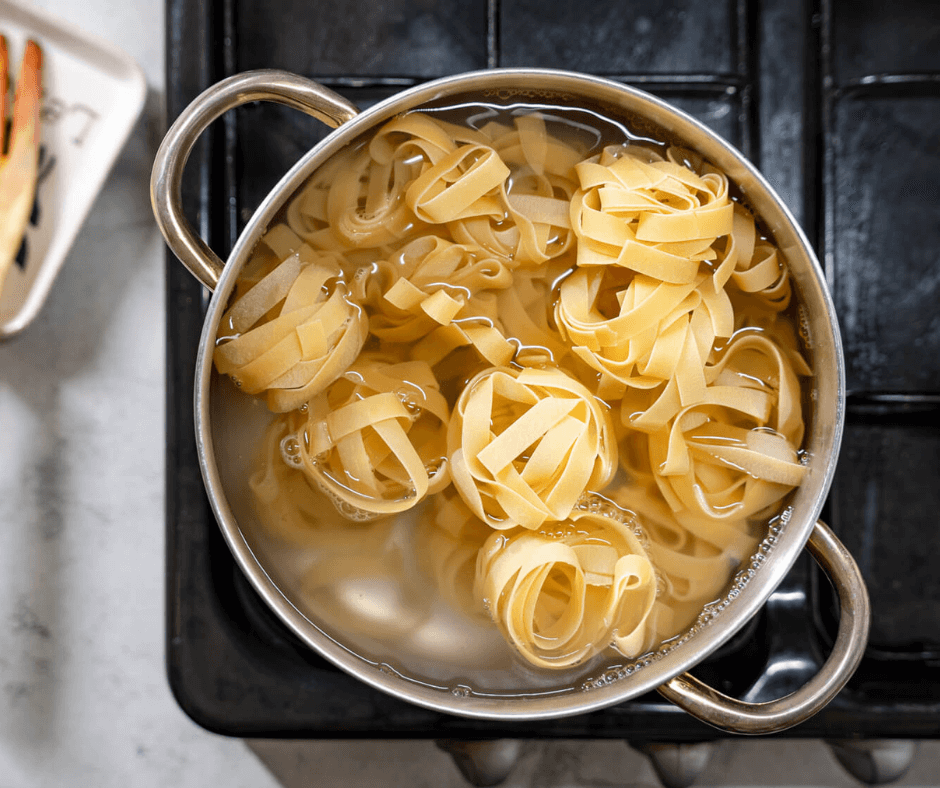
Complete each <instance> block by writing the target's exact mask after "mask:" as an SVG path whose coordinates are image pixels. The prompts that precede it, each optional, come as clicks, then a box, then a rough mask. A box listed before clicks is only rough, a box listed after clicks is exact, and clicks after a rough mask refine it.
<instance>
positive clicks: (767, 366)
mask: <svg viewBox="0 0 940 788" xmlns="http://www.w3.org/2000/svg"><path fill="white" fill-rule="evenodd" d="M703 374H704V375H705V379H706V382H707V383H708V385H707V387H706V389H705V394H704V395H703V397H702V398H701V400H700V401H699V402H697V403H695V404H693V405H690V406H683V405H682V403H681V400H680V397H679V395H678V392H677V390H676V387H675V386H674V385H672V384H671V383H670V384H669V385H666V386H665V387H664V388H663V390H662V393H660V394H659V396H658V397H657V399H656V401H655V402H653V403H652V404H650V405H649V406H648V407H646V408H645V409H643V408H642V407H638V406H637V405H636V404H634V403H631V401H630V400H629V399H627V398H625V399H624V401H623V403H622V411H621V416H622V418H623V420H624V423H625V424H627V425H628V426H629V427H631V428H632V429H638V430H642V431H644V432H646V433H647V434H648V436H649V437H648V441H649V444H648V445H649V457H650V467H651V468H652V469H653V476H654V478H655V481H656V483H657V485H658V487H659V489H660V492H661V493H662V495H663V497H664V499H665V500H666V502H667V503H668V504H669V506H670V507H671V508H672V509H673V510H674V511H675V512H677V513H683V514H685V515H687V516H691V518H692V519H690V520H688V524H689V526H690V527H693V528H696V529H697V530H698V529H702V530H704V529H709V528H710V529H713V530H720V526H719V524H718V521H730V520H741V519H744V518H747V517H750V516H753V515H755V514H757V513H759V512H761V511H763V510H765V509H767V508H768V507H769V506H770V505H771V504H774V503H776V502H777V501H779V500H780V499H781V498H782V497H783V496H784V495H785V494H786V493H787V492H789V491H790V490H791V489H792V488H793V487H796V486H798V485H799V484H800V483H801V482H802V480H803V478H804V477H805V475H806V473H807V471H808V469H807V467H806V466H804V465H802V464H801V463H800V461H799V456H798V454H797V447H798V446H799V445H800V444H801V442H802V438H803V430H804V425H803V417H802V410H801V407H800V387H799V381H798V380H797V376H796V372H795V371H794V370H793V368H792V366H791V363H790V361H789V358H788V356H787V355H786V354H785V353H784V352H783V351H782V350H781V349H780V348H779V347H778V346H777V345H776V344H775V343H774V342H772V341H771V340H770V339H769V338H768V337H766V336H762V335H760V334H757V333H750V332H743V333H741V334H738V335H737V336H736V337H735V338H734V340H733V341H732V342H731V343H730V344H729V345H728V347H727V348H726V349H725V350H724V352H723V354H722V355H721V357H720V358H719V359H718V360H717V361H716V362H715V363H713V364H711V365H709V366H707V367H706V368H705V369H704V370H703ZM701 518H705V519H704V520H701Z"/></svg>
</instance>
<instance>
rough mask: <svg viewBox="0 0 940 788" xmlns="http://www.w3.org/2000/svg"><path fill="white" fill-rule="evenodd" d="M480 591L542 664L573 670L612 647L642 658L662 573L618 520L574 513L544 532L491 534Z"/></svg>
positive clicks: (509, 632)
mask: <svg viewBox="0 0 940 788" xmlns="http://www.w3.org/2000/svg"><path fill="white" fill-rule="evenodd" d="M552 528H553V529H554V530H552ZM476 594H477V596H479V597H480V598H482V599H483V600H484V605H485V606H487V607H488V609H489V611H490V615H491V616H492V618H493V620H494V621H495V622H496V623H497V625H498V626H499V627H500V629H501V630H502V632H503V634H504V636H505V637H506V639H507V640H508V641H509V642H510V643H512V644H514V645H515V646H516V648H517V649H518V650H519V653H520V654H521V655H522V656H523V657H524V658H525V659H526V660H527V661H528V662H530V663H531V664H532V665H535V666H537V667H549V668H556V669H557V668H564V667H571V666H573V665H577V664H579V663H581V662H584V661H585V660H586V659H588V658H589V657H591V656H592V655H593V654H595V653H597V652H598V651H600V650H601V649H603V648H605V647H606V646H608V645H613V646H614V647H615V648H616V649H617V650H618V651H620V652H621V653H622V654H623V655H624V656H626V657H636V656H638V655H639V654H642V653H643V651H644V650H645V649H646V648H647V647H648V646H649V645H650V637H649V633H648V628H647V626H646V624H647V619H648V617H649V615H650V612H651V610H652V608H653V602H654V600H655V598H656V575H655V572H654V571H653V566H652V564H651V563H650V560H649V557H648V556H647V553H646V550H645V549H644V548H643V546H642V544H641V542H640V540H639V539H638V538H637V536H636V535H635V534H634V532H633V529H632V527H630V526H628V525H627V524H626V523H625V522H624V521H623V520H622V519H620V518H619V517H617V516H608V515H607V514H601V513H592V512H589V511H575V512H573V513H572V515H571V518H570V519H568V520H566V521H565V522H563V523H559V524H557V525H556V526H554V527H549V528H547V529H544V530H541V531H539V532H532V531H514V532H511V533H508V534H504V533H497V534H493V535H492V536H491V537H490V538H489V539H488V540H487V542H486V544H484V546H483V548H482V549H481V550H480V554H479V558H478V562H477V580H476Z"/></svg>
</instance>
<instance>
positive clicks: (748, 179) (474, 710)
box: [194, 68, 845, 721]
mask: <svg viewBox="0 0 940 788" xmlns="http://www.w3.org/2000/svg"><path fill="white" fill-rule="evenodd" d="M539 81H541V82H542V83H544V84H540V85H537V86H536V85H532V87H530V88H522V89H523V90H529V91H536V90H537V91H545V92H547V93H555V94H559V93H560V94H566V93H574V94H579V95H580V96H582V97H585V99H586V100H588V101H591V100H599V101H602V102H603V103H606V104H608V105H610V106H612V107H614V106H617V105H618V104H619V108H620V109H621V110H622V111H623V113H624V114H626V115H630V114H636V115H640V116H642V117H644V118H646V119H647V120H649V121H650V122H652V123H654V124H655V125H656V126H658V127H661V128H663V129H664V130H665V131H666V132H667V133H669V134H671V135H674V136H675V137H677V138H679V139H680V140H682V141H683V142H685V143H686V144H687V146H688V147H690V148H691V149H693V150H696V151H698V152H700V153H702V154H703V155H704V156H705V158H706V159H708V160H709V161H711V162H712V163H714V164H715V165H716V166H718V167H719V168H720V169H722V170H723V171H724V172H725V173H726V174H727V175H728V177H729V179H730V180H731V181H732V182H734V183H735V184H736V185H737V186H738V188H739V189H740V191H741V192H742V194H744V196H745V197H746V198H747V199H748V201H749V202H750V203H751V204H752V205H753V206H754V207H755V208H756V212H757V214H758V215H759V217H760V218H761V220H762V221H763V222H764V223H765V224H766V225H767V226H768V227H770V229H771V230H772V232H773V236H774V240H775V241H776V242H777V244H778V247H779V248H780V249H781V251H784V254H785V256H786V258H787V260H788V265H789V266H790V269H791V274H792V275H793V277H794V279H795V280H796V285H797V289H798V290H799V292H800V299H801V303H802V304H804V305H806V306H807V308H812V309H813V310H815V312H814V313H813V314H811V315H810V316H809V318H810V327H811V333H810V337H811V341H812V343H813V353H814V358H813V360H814V362H815V365H816V366H817V367H820V366H821V365H820V362H821V361H826V362H828V363H829V365H830V366H827V367H826V368H825V369H823V371H822V373H820V372H819V371H818V370H817V373H816V375H815V376H814V378H813V380H814V387H813V400H814V403H815V408H816V409H815V412H814V414H813V415H814V418H813V421H812V424H811V425H809V426H810V430H809V431H808V433H807V437H806V439H805V440H804V443H805V444H806V445H807V447H808V450H809V452H810V454H811V468H812V471H811V473H810V474H809V475H808V478H807V481H806V482H804V485H803V486H801V487H800V488H798V489H797V490H796V492H795V494H793V495H794V497H793V499H792V503H791V504H790V506H789V507H788V509H787V511H789V512H790V515H789V516H788V517H787V516H785V517H784V518H782V519H783V521H784V522H783V526H782V527H781V528H780V529H779V532H778V533H777V534H775V538H774V539H773V547H772V549H769V550H768V552H767V553H766V554H765V557H766V560H764V561H763V564H762V566H761V567H760V571H759V573H758V574H757V576H756V579H755V580H754V581H752V582H746V583H745V584H744V585H743V587H742V588H740V589H739V591H738V592H737V593H736V594H734V596H733V598H729V599H726V604H725V607H724V609H723V610H721V611H720V615H717V616H715V617H713V618H712V619H710V620H709V621H707V622H706V624H705V625H704V626H702V627H701V628H700V629H699V630H698V631H697V632H696V633H695V634H694V636H693V637H691V638H689V639H688V640H686V642H683V643H679V644H677V645H676V646H675V647H674V648H672V649H671V650H669V651H668V652H667V653H665V654H663V655H662V656H657V657H656V658H655V659H653V660H652V662H651V663H650V664H647V665H645V666H643V667H642V669H641V670H638V671H636V672H634V673H633V674H632V675H630V676H629V677H628V678H626V679H624V680H619V681H613V682H611V683H603V682H601V684H602V685H601V686H597V687H592V688H591V689H590V690H589V691H579V689H578V688H577V687H571V688H566V689H563V690H560V689H554V690H550V691H545V692H538V691H535V692H532V693H527V694H526V695H524V696H522V697H518V696H517V697H513V696H512V695H511V694H509V693H506V694H499V693H492V694H484V693H478V692H473V693H471V694H470V695H469V696H464V695H462V694H460V695H456V694H452V692H451V691H450V689H449V688H446V687H432V686H430V685H426V684H423V683H421V682H418V681H416V680H414V679H411V678H410V677H408V676H404V675H401V674H398V673H396V672H394V671H393V670H392V671H390V670H389V669H388V666H384V665H383V666H382V668H381V669H380V666H379V665H378V664H377V663H373V662H370V661H368V660H366V659H364V658H363V657H361V656H359V655H358V654H356V653H354V652H353V651H351V650H349V649H347V648H346V647H345V646H343V645H342V643H340V642H339V641H338V640H336V639H335V638H333V637H332V636H331V635H329V634H328V633H327V632H325V631H324V630H322V629H320V628H318V627H317V625H316V624H315V623H314V622H312V621H310V620H309V619H308V618H307V617H306V616H305V615H304V614H303V613H302V612H301V611H300V610H299V609H298V608H297V607H295V606H294V605H293V604H292V603H291V602H290V600H289V599H288V598H287V597H286V596H284V594H283V593H282V592H281V591H280V589H279V588H278V587H277V585H276V584H275V583H274V580H273V579H272V578H271V576H270V575H268V574H267V572H266V571H265V569H264V567H263V565H262V562H261V561H260V560H259V559H258V558H257V556H256V555H255V554H254V552H253V551H252V549H251V547H250V545H249V543H248V540H247V539H246V537H245V535H244V533H243V532H242V531H241V529H240V528H239V526H238V523H237V521H236V519H235V516H234V514H233V512H232V510H231V508H230V506H229V503H228V500H227V498H226V495H225V491H224V488H223V483H222V480H221V477H220V474H219V470H218V467H217V465H216V462H215V454H214V449H213V446H214V443H213V437H212V418H211V415H210V412H211V408H210V393H211V390H212V379H213V377H214V373H213V368H212V352H211V349H212V348H213V347H214V344H215V337H216V333H217V328H218V324H219V320H220V318H221V316H222V313H223V311H224V309H225V306H226V304H227V301H228V298H229V295H230V292H231V290H232V288H233V286H234V282H235V279H236V278H237V274H238V271H239V270H240V269H241V267H242V266H243V265H244V263H245V261H246V260H247V258H248V257H249V256H250V253H251V251H252V249H253V248H254V246H255V244H256V243H257V241H258V240H259V238H260V237H261V236H262V235H263V233H264V231H265V230H266V229H267V225H268V223H269V222H270V220H271V219H272V218H273V217H274V215H275V214H276V213H277V211H278V210H279V209H280V208H281V207H282V206H283V205H284V203H285V202H286V200H287V199H288V198H289V197H290V196H291V195H292V194H294V193H295V191H296V189H297V187H298V186H299V185H300V184H301V183H302V182H303V181H304V180H305V179H306V178H307V177H308V176H309V175H310V174H311V173H312V172H313V170H314V169H316V167H317V166H319V165H320V164H321V163H322V162H324V161H325V160H326V159H328V158H329V157H330V156H332V155H333V154H334V153H335V152H337V151H338V150H339V149H340V148H342V147H343V146H344V145H345V144H346V143H347V142H349V141H351V140H352V139H354V138H355V137H356V136H358V135H359V134H360V133H362V132H363V131H366V130H368V129H370V128H373V127H375V126H377V125H378V124H380V123H382V122H383V121H385V120H388V119H390V118H391V117H393V116H394V115H396V114H399V113H400V112H402V111H405V110H407V109H412V108H414V107H416V106H419V105H423V104H426V103H428V102H431V101H435V100H437V99H441V98H443V97H446V96H448V95H457V94H461V93H463V92H468V91H472V90H474V89H475V88H478V87H480V84H481V83H485V84H486V86H487V87H488V88H489V89H494V90H497V89H503V90H519V89H520V88H521V87H522V85H524V84H525V83H536V82H539ZM523 98H525V97H523ZM648 112H649V113H652V116H651V115H650V114H647V113H648ZM757 206H760V208H759V209H758V208H757ZM820 310H821V312H822V313H820ZM194 409H195V428H196V436H197V450H198V456H199V464H200V468H201V470H202V475H203V479H204V481H205V485H206V489H207V492H208V495H209V499H210V502H211V504H212V508H213V511H214V513H215V515H216V519H217V520H218V522H219V526H220V528H221V530H222V533H223V535H224V538H225V540H226V542H227V544H228V546H229V548H230V549H231V551H232V554H233V555H234V557H235V559H236V561H237V563H238V564H239V566H240V568H241V569H242V571H243V572H244V573H245V574H246V576H247V577H248V579H249V581H250V582H251V584H252V586H253V587H254V588H255V590H256V591H257V592H258V593H259V594H260V595H261V596H262V598H263V599H264V600H265V602H266V603H267V604H268V606H269V607H270V608H271V609H272V610H273V611H274V612H275V613H276V614H277V616H278V617H279V618H280V619H281V621H282V622H283V623H284V624H286V625H287V626H288V628H289V629H291V631H292V632H293V633H294V634H295V635H297V636H298V637H299V638H300V639H301V640H302V641H303V642H304V643H305V644H306V645H308V646H309V647H311V648H313V649H314V650H315V651H316V652H318V653H319V654H320V655H322V656H323V657H325V658H326V659H328V660H329V661H330V662H332V663H333V664H334V665H336V666H337V667H339V668H341V669H342V670H344V671H346V672H347V673H349V674H351V675H353V676H355V677H356V678H358V679H359V680H362V681H364V682H365V683H366V684H368V685H370V686H372V687H375V688H376V689H379V690H382V691H384V692H386V693H388V694H391V695H392V696H394V697H397V698H400V699H403V700H407V701H409V702H411V703H415V704H417V705H419V706H422V707H425V708H428V709H431V710H434V711H438V712H446V713H450V714H457V715H461V716H465V717H471V718H483V719H498V720H504V721H521V720H533V721H534V720H546V719H551V718H556V717H562V716H568V715H572V714H580V713H586V712H590V711H595V710H598V709H601V708H604V707H607V706H610V705H613V704H615V703H619V702H622V701H625V700H628V699H630V698H633V697H636V696H638V695H641V694H643V693H646V692H649V691H651V690H654V689H656V688H657V687H659V686H660V685H662V684H664V683H665V682H667V681H669V680H670V679H672V678H673V677H675V676H677V675H679V674H681V673H684V672H686V671H688V670H690V669H691V668H693V667H695V666H696V665H697V664H698V663H700V662H701V661H702V660H703V659H705V658H706V657H707V656H709V655H710V654H711V653H713V652H714V651H715V650H716V649H718V648H719V647H720V646H722V645H723V644H724V643H726V642H727V641H728V640H729V639H730V638H731V637H732V636H733V635H734V634H735V633H736V632H737V631H738V630H740V629H741V628H742V627H743V626H744V625H745V624H746V623H747V622H748V621H749V620H750V619H751V618H752V617H753V616H754V615H755V614H756V613H757V612H758V610H759V609H760V608H761V607H762V606H763V605H764V603H765V602H766V601H767V599H768V598H769V597H770V595H771V594H772V593H773V591H774V589H775V588H776V587H777V586H778V585H779V584H780V582H781V581H782V580H783V578H784V576H785V575H786V574H787V572H788V571H789V570H790V568H791V566H792V565H793V563H794V562H795V561H796V559H797V557H798V556H799V554H800V552H801V551H802V549H803V547H804V545H805V543H806V541H807V540H808V538H809V536H810V533H811V531H812V529H813V527H814V525H815V523H816V521H817V519H818V517H819V514H820V512H821V510H822V506H823V503H824V501H825V498H826V495H827V493H828V490H829V487H830V485H831V483H832V478H833V475H834V472H835V467H836V460H837V458H838V452H839V447H840V443H841V437H842V427H843V420H844V411H845V369H844V359H843V353H842V344H841V337H840V333H839V326H838V322H837V320H836V317H835V309H834V305H833V303H832V299H831V296H830V294H829V291H828V289H827V287H826V286H825V275H824V273H823V271H822V268H821V266H820V264H819V262H818V260H817V259H816V256H815V254H814V253H813V250H812V247H811V246H810V244H809V241H808V240H807V238H806V236H805V234H804V233H803V231H802V229H801V228H800V227H799V225H798V224H797V222H796V220H795V219H794V217H793V215H792V213H791V212H790V211H789V209H788V208H787V207H786V205H785V204H784V203H783V201H782V200H781V199H780V197H779V196H778V195H777V194H776V192H775V191H774V190H773V188H772V187H771V186H770V184H769V183H768V182H767V181H766V180H765V179H764V177H763V176H762V175H761V174H760V173H759V172H758V171H757V169H756V168H755V167H754V166H753V165H752V164H751V163H750V162H748V161H747V160H746V159H745V158H744V156H743V154H741V153H740V152H739V151H738V150H737V149H736V148H734V147H733V146H732V145H731V144H730V143H728V142H727V141H725V140H724V139H722V138H721V137H720V136H718V135H717V134H716V133H714V132H712V131H711V130H710V129H708V128H707V127H706V126H704V125H703V124H702V123H701V122H699V121H698V120H696V119H694V118H692V117H691V116H689V115H687V114H686V113H685V112H683V111H681V110H679V109H677V108H675V107H672V106H671V105H669V104H668V103H666V102H664V101H662V100H661V99H659V98H657V97H655V96H651V95H650V94H648V93H646V92H645V91H642V90H639V89H637V88H634V87H630V86H628V85H624V84H622V83H618V82H614V81H612V80H608V79H605V78H602V77H596V76H590V75H585V74H578V73H575V72H569V71H560V70H553V69H526V68H513V69H492V70H486V71H474V72H468V73H464V74H458V75H453V76H448V77H444V78H442V79H437V80H434V81H431V82H428V83H424V84H422V85H418V86H416V87H413V88H410V89H408V90H405V91H403V92H401V93H397V94H395V95H393V96H391V97H389V98H387V99H385V100H383V101H382V102H380V103H377V104H375V105H373V106H372V107H370V108H369V109H367V110H364V111H363V112H361V113H360V114H359V115H357V116H356V117H355V118H353V119H352V120H350V121H348V122H347V123H345V124H343V126H341V127H340V128H339V129H338V130H336V131H334V132H332V133H331V134H329V135H328V136H327V137H326V139H324V140H323V141H322V142H320V143H319V144H317V145H315V146H314V147H313V148H311V149H310V150H309V151H308V152H307V153H306V154H304V156H302V157H301V159H300V160H299V161H298V162H297V163H296V164H295V165H294V166H293V167H291V168H290V170H289V171H288V172H287V173H286V174H285V175H284V176H283V177H282V178H281V179H280V180H279V181H278V183H277V184H276V185H275V186H274V188H272V189H271V191H270V192H269V193H268V195H267V196H266V198H265V199H264V201H263V202H262V203H261V205H259V206H258V208H257V209H256V211H255V213H254V215H253V216H252V217H251V219H250V221H249V222H248V223H247V225H246V227H245V229H244V230H243V232H242V233H241V235H240V236H239V238H238V240H237V241H236V243H235V245H234V247H233V249H232V252H231V254H230V255H229V258H228V260H227V261H226V264H225V268H224V271H223V273H222V276H221V278H220V280H219V283H218V287H217V288H216V290H215V293H214V294H213V297H212V300H211V302H210V304H209V308H208V310H207V313H206V316H205V319H204V323H203V331H202V336H201V338H200V346H199V350H198V355H197V359H196V385H195V391H194ZM813 441H815V443H813ZM810 444H812V445H810ZM810 493H811V494H810ZM768 547H769V544H768ZM742 568H744V569H746V568H747V567H746V564H744V563H742ZM629 662H631V660H624V663H625V664H626V663H629Z"/></svg>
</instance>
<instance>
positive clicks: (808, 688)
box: [659, 521, 871, 734]
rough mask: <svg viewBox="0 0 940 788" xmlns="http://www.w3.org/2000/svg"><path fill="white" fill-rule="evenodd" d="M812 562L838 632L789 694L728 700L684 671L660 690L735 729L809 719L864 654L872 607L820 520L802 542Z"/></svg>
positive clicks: (771, 728)
mask: <svg viewBox="0 0 940 788" xmlns="http://www.w3.org/2000/svg"><path fill="white" fill-rule="evenodd" d="M807 547H808V548H809V551H810V553H811V554H812V556H813V558H815V559H816V562H817V563H818V564H819V565H820V566H821V567H822V568H823V571H825V572H826V573H827V574H828V575H829V577H830V578H831V579H832V581H833V584H834V585H835V587H836V591H837V592H838V594H839V605H840V608H841V613H840V617H839V631H838V633H837V635H836V640H835V644H834V645H833V648H832V653H831V654H830V655H829V658H828V659H827V660H826V662H825V664H824V665H823V666H822V668H821V670H820V671H819V673H817V674H816V675H815V676H813V678H811V679H810V680H809V681H808V682H807V683H806V684H805V685H804V686H803V687H801V688H800V689H798V690H797V691H796V692H794V693H792V694H791V695H787V696H786V697H785V698H780V699H779V700H772V701H768V702H766V703H745V702H744V701H740V700H736V699H735V698H729V697H728V696H727V695H724V694H722V693H721V692H718V691H717V690H716V689H714V688H712V687H709V686H708V685H707V684H705V683H703V682H701V681H699V680H698V679H697V678H695V677H694V676H691V675H689V674H688V673H683V674H681V675H679V676H676V677H675V678H673V679H672V680H670V681H668V682H666V683H665V684H663V685H662V686H661V687H659V692H660V694H662V695H663V696H664V697H665V698H666V699H667V700H670V701H672V702H673V703H675V704H676V705H677V706H679V707H680V708H682V709H684V710H685V711H687V712H688V713H689V714H691V715H692V716H693V717H697V718H698V719H700V720H702V721H703V722H707V723H708V724H709V725H713V726H714V727H716V728H722V729H723V730H728V731H732V732H734V733H746V734H763V733H776V732H777V731H782V730H786V729H787V728H790V727H792V726H794V725H798V724H799V723H801V722H804V721H805V720H807V719H809V718H810V717H812V716H813V715H814V714H815V713H816V712H818V711H819V710H820V709H822V708H823V707H824V706H825V705H826V704H827V703H829V701H831V700H832V699H833V698H834V697H835V696H836V695H837V694H838V693H839V691H840V690H841V689H842V688H843V687H844V686H845V684H846V682H847V681H848V680H849V679H850V678H851V676H852V674H853V673H854V672H855V669H856V668H857V667H858V664H859V662H861V660H862V656H863V655H864V652H865V646H866V644H867V642H868V630H869V626H870V623H871V606H870V603H869V601H868V591H867V590H866V588H865V583H864V581H863V580H862V574H861V572H860V571H859V569H858V566H857V565H856V563H855V561H854V559H853V558H852V556H851V555H850V554H849V552H848V550H846V549H845V547H844V546H843V545H842V543H841V542H840V541H839V540H838V539H837V538H836V537H835V535H834V534H833V533H832V531H831V530H830V529H829V527H828V526H826V525H825V524H824V523H823V522H822V521H819V522H817V523H816V526H815V527H814V528H813V532H812V534H810V537H809V542H808V543H807Z"/></svg>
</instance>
